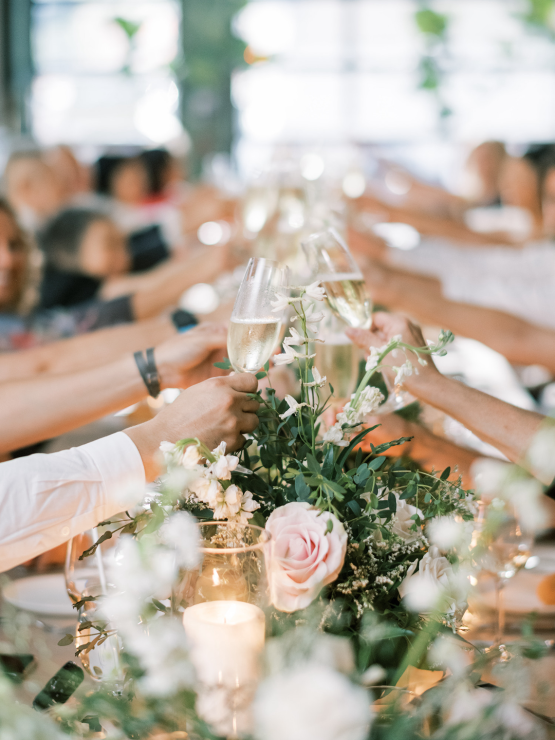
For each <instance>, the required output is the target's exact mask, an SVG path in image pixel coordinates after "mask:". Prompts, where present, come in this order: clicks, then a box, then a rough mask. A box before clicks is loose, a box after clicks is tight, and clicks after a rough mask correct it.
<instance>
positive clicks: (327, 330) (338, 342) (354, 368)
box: [314, 311, 360, 399]
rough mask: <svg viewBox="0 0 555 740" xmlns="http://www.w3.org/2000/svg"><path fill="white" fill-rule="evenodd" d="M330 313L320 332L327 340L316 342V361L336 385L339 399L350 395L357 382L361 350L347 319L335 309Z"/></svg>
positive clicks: (321, 337) (321, 371) (322, 337)
mask: <svg viewBox="0 0 555 740" xmlns="http://www.w3.org/2000/svg"><path fill="white" fill-rule="evenodd" d="M326 313H327V315H326V317H325V319H324V321H322V323H321V324H320V331H319V332H318V336H319V338H320V339H323V340H324V341H323V342H315V345H314V351H315V353H316V359H315V364H316V367H317V368H318V370H319V371H320V374H321V375H322V376H324V375H325V376H326V378H327V381H328V383H331V385H332V386H333V394H334V396H335V398H336V399H345V398H350V397H351V394H352V393H354V391H355V389H356V385H357V379H358V374H359V373H358V370H359V368H358V366H359V360H360V350H359V349H358V347H356V345H354V344H353V343H352V342H351V340H350V339H349V337H348V336H347V335H346V334H345V331H344V329H345V325H344V324H343V322H342V321H340V320H339V319H338V318H337V317H336V316H335V314H333V313H332V312H331V311H327V312H326Z"/></svg>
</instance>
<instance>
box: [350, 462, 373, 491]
mask: <svg viewBox="0 0 555 740" xmlns="http://www.w3.org/2000/svg"><path fill="white" fill-rule="evenodd" d="M369 477H370V470H369V469H368V465H367V464H366V463H363V464H362V465H359V467H358V470H357V472H356V475H355V477H354V478H353V482H354V483H356V484H357V486H364V485H365V484H366V481H367V480H368V478H369Z"/></svg>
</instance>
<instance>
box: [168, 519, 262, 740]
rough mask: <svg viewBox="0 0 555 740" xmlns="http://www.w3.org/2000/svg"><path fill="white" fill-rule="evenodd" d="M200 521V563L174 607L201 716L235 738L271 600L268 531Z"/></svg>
mask: <svg viewBox="0 0 555 740" xmlns="http://www.w3.org/2000/svg"><path fill="white" fill-rule="evenodd" d="M198 526H199V530H200V535H201V548H200V552H201V554H202V556H203V557H202V561H201V563H200V564H199V566H198V567H197V568H196V569H194V570H188V571H183V572H182V573H181V578H180V581H179V583H178V585H177V586H176V588H175V589H174V591H173V594H172V608H173V610H174V612H179V613H181V612H182V616H183V625H184V628H185V632H186V634H187V636H188V638H189V641H190V644H191V660H192V662H193V665H194V667H195V669H196V673H197V682H198V685H197V697H198V698H197V710H198V712H199V715H200V716H201V717H202V718H203V719H205V720H206V721H207V722H209V723H210V725H211V726H212V727H213V728H214V729H215V731H216V732H217V734H220V735H225V736H231V737H236V736H237V735H242V734H246V733H248V732H249V731H250V730H251V729H252V717H251V704H252V700H253V697H254V693H255V691H256V687H257V684H258V681H259V679H260V675H261V674H260V659H261V656H262V651H263V649H264V639H265V614H264V608H265V607H266V606H267V605H268V600H269V585H268V580H267V577H266V567H265V553H266V550H267V548H268V547H269V543H270V535H269V534H268V533H267V532H266V531H265V530H264V529H262V528H261V527H256V526H254V525H249V524H240V523H237V522H210V523H207V524H199V525H198Z"/></svg>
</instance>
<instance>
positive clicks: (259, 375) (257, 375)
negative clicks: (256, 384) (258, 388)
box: [254, 370, 268, 380]
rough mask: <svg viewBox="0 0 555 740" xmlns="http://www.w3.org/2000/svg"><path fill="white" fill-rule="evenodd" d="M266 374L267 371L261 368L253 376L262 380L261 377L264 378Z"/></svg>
mask: <svg viewBox="0 0 555 740" xmlns="http://www.w3.org/2000/svg"><path fill="white" fill-rule="evenodd" d="M267 375H268V373H266V372H264V370H261V371H260V372H259V373H256V375H255V376H254V377H255V378H256V379H257V380H262V378H265V377H266V376H267Z"/></svg>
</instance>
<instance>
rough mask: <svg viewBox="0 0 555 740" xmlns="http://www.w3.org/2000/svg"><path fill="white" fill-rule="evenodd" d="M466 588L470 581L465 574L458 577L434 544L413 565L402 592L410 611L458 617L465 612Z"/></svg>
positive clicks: (400, 591) (401, 587)
mask: <svg viewBox="0 0 555 740" xmlns="http://www.w3.org/2000/svg"><path fill="white" fill-rule="evenodd" d="M417 566H418V570H417ZM465 581H466V583H465ZM465 586H466V587H467V586H468V581H467V580H466V579H465V578H464V576H463V574H455V572H454V571H453V566H452V565H451V563H450V562H449V561H448V560H447V558H445V557H443V556H442V555H441V554H440V552H439V550H438V548H437V547H436V546H435V545H433V546H432V547H430V549H429V551H428V552H427V553H426V554H425V555H424V557H423V558H422V560H421V561H420V563H419V562H418V561H417V560H415V561H414V562H413V563H412V565H411V566H410V568H409V569H408V571H407V575H406V577H405V579H404V581H403V582H402V583H401V585H400V586H399V593H400V594H401V597H402V598H403V599H404V601H405V602H406V605H407V606H408V608H409V609H410V610H411V611H414V612H418V613H420V614H429V613H430V612H432V611H434V610H435V609H441V611H443V612H444V613H445V614H447V615H459V614H461V613H462V612H464V610H465V609H466V588H465Z"/></svg>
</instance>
